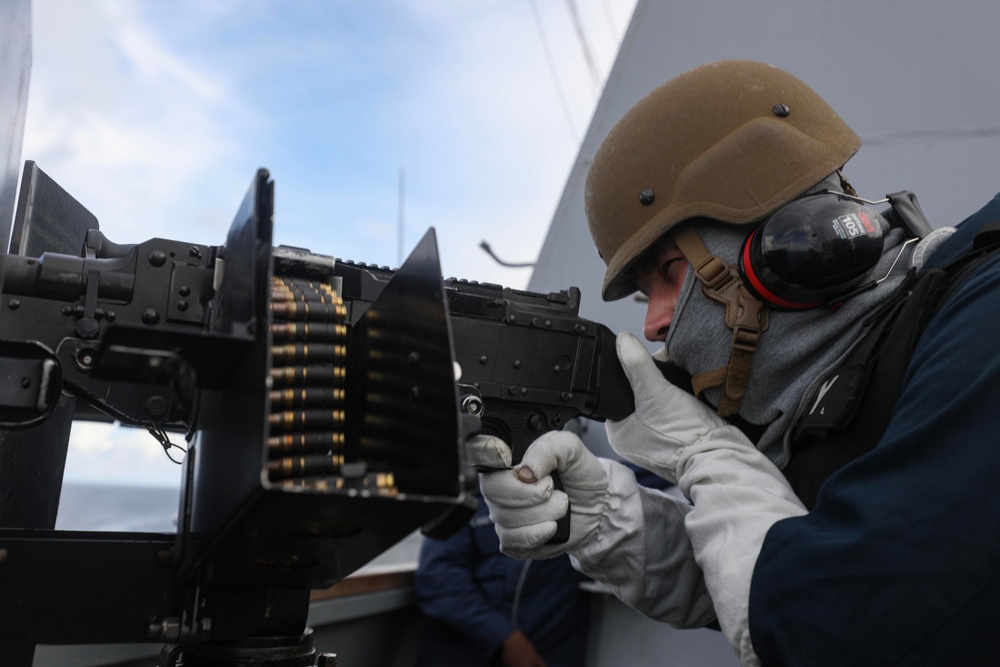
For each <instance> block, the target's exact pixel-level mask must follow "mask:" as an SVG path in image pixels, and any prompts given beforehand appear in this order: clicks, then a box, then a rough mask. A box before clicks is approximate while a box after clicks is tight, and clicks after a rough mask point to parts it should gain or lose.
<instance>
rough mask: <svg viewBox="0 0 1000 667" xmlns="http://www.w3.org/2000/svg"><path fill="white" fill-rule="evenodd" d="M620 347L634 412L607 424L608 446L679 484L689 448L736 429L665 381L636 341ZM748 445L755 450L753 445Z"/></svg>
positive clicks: (623, 340)
mask: <svg viewBox="0 0 1000 667" xmlns="http://www.w3.org/2000/svg"><path fill="white" fill-rule="evenodd" d="M617 347H618V358H619V359H620V360H621V362H622V368H624V370H625V375H626V376H628V379H629V382H630V384H631V385H632V393H633V394H634V395H635V412H633V413H632V414H631V415H629V416H628V417H626V418H625V419H622V420H621V421H618V422H615V421H608V422H607V431H608V441H609V442H610V443H611V446H612V447H613V448H614V450H615V451H616V452H618V453H619V454H621V455H622V456H624V457H625V458H626V459H628V460H629V461H632V462H633V463H635V464H636V465H640V466H642V467H643V468H646V469H648V470H652V471H653V472H655V473H656V474H658V475H659V476H660V477H663V478H665V479H667V480H670V481H671V482H675V483H676V482H677V481H678V477H679V472H678V469H677V468H678V463H679V461H680V458H681V453H682V452H683V451H684V448H685V447H687V446H689V445H693V444H694V443H696V442H699V441H700V440H702V439H704V438H705V437H706V436H707V435H708V434H709V433H711V432H712V431H713V430H715V429H719V428H728V429H734V430H735V427H734V426H730V425H729V423H728V422H726V420H724V419H723V418H722V417H720V416H719V415H717V414H716V413H715V412H714V411H713V410H712V409H711V407H709V406H708V405H706V404H704V403H702V402H701V401H700V400H698V399H697V398H696V397H694V396H692V395H691V394H689V393H687V392H686V391H684V390H683V389H680V388H679V387H676V386H674V385H672V384H671V383H670V382H668V381H667V380H666V379H664V377H663V374H662V373H660V370H659V369H658V368H657V367H656V365H655V364H654V363H653V360H652V357H650V355H649V352H648V351H646V348H645V346H643V344H642V343H640V342H639V340H638V339H637V338H636V337H635V336H633V335H632V334H630V333H621V334H619V336H618V344H617ZM746 444H747V446H750V447H752V445H751V444H750V443H749V442H747V443H746ZM685 493H686V491H685Z"/></svg>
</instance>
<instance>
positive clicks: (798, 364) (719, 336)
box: [666, 221, 913, 467]
mask: <svg viewBox="0 0 1000 667" xmlns="http://www.w3.org/2000/svg"><path fill="white" fill-rule="evenodd" d="M694 229H695V232H696V233H697V235H698V237H699V238H700V239H701V241H702V243H704V245H705V247H706V248H707V249H708V250H709V251H710V252H711V253H712V254H713V255H716V256H717V257H720V258H721V259H723V260H724V261H726V262H727V263H729V264H731V265H735V264H736V262H737V258H738V257H739V253H740V251H741V249H742V247H743V242H744V240H745V239H746V237H747V234H748V233H749V231H750V230H749V229H748V228H747V227H745V226H739V225H727V224H722V223H717V222H712V221H704V222H699V223H697V226H696V227H695V228H694ZM905 240H906V239H905V233H904V232H903V230H901V229H893V230H891V231H890V232H889V233H888V234H887V235H886V236H885V243H884V247H883V250H882V256H881V259H880V260H879V262H878V264H877V265H876V266H875V268H874V269H872V271H871V273H870V275H871V276H872V277H873V278H881V277H882V276H887V277H886V279H885V280H883V281H882V282H880V283H879V284H878V285H877V286H876V287H875V288H874V289H870V290H868V291H866V292H862V293H860V294H858V295H856V296H853V297H851V298H849V299H848V300H847V301H845V302H844V303H843V304H842V305H841V306H839V307H838V308H830V307H819V308H813V309H811V310H804V311H778V310H771V311H770V313H769V318H770V319H769V325H768V328H767V331H765V332H764V333H763V334H761V337H760V343H759V344H758V346H757V351H756V352H755V353H754V355H753V361H752V365H751V368H750V379H749V382H748V384H747V391H746V394H745V396H744V397H743V400H742V402H741V404H740V408H739V415H740V416H741V417H743V418H744V419H746V420H747V421H748V422H750V423H751V424H755V425H758V426H764V427H765V429H764V433H763V435H762V436H761V438H760V440H759V441H758V443H757V447H758V449H760V450H761V451H762V452H764V453H765V454H766V455H767V456H768V457H769V458H770V459H771V460H772V461H773V462H774V463H775V464H776V465H777V466H779V467H782V466H784V464H785V463H787V462H788V458H789V449H790V443H789V442H788V438H787V437H786V434H787V433H788V432H789V431H790V427H791V425H792V422H793V417H794V415H795V413H796V411H797V409H798V407H799V403H800V402H801V401H802V400H804V397H805V396H806V395H808V393H809V392H808V390H809V388H810V385H811V383H812V382H813V381H814V380H815V379H816V378H818V377H820V375H821V374H822V373H823V372H824V371H826V370H828V369H829V368H831V367H833V366H834V365H835V364H836V363H837V362H838V361H839V360H840V359H841V358H842V357H843V356H844V355H845V354H846V353H847V352H848V351H849V350H850V349H851V348H852V347H853V345H854V343H855V342H856V341H857V340H858V339H859V337H860V334H861V330H862V326H863V320H864V319H865V317H866V316H867V315H869V314H871V312H872V311H873V309H874V308H875V307H876V306H878V305H879V304H880V303H882V302H883V301H885V299H886V298H887V297H889V295H891V294H892V293H893V291H894V290H895V289H896V287H897V286H898V285H899V284H900V282H901V281H902V280H903V278H904V277H905V276H906V272H907V270H908V268H909V266H910V261H909V260H910V255H911V254H912V252H913V245H912V244H910V245H904V241H905ZM890 267H891V270H890ZM731 346H732V331H731V330H730V329H729V328H728V327H726V325H725V322H724V321H723V306H722V304H720V303H718V302H716V301H713V300H711V299H709V298H708V297H707V296H705V295H704V293H702V290H701V283H700V282H699V281H698V279H697V278H696V277H695V276H694V272H693V270H692V269H691V267H690V266H689V267H688V270H687V274H686V275H685V278H684V282H683V284H682V286H681V292H680V295H679V298H678V304H677V309H676V310H675V312H674V319H673V321H672V323H671V325H670V329H669V331H668V333H667V340H666V352H667V356H668V357H669V358H670V360H671V361H672V362H674V363H675V364H677V365H678V366H680V367H681V368H683V369H684V370H685V371H687V372H688V373H690V374H691V375H697V374H698V373H702V372H704V371H709V370H713V369H716V368H719V367H720V366H724V365H725V364H726V363H727V362H728V360H729V355H730V349H731ZM720 394H721V392H720V389H719V388H718V387H715V388H711V389H707V390H706V391H705V393H704V397H705V399H706V400H708V402H709V403H711V404H712V405H713V406H716V407H717V406H718V404H719V397H720Z"/></svg>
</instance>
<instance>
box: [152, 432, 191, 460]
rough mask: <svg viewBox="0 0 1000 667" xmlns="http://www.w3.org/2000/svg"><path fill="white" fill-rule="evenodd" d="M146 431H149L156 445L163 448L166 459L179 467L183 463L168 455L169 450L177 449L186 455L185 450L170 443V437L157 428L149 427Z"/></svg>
mask: <svg viewBox="0 0 1000 667" xmlns="http://www.w3.org/2000/svg"><path fill="white" fill-rule="evenodd" d="M147 430H148V431H149V434H150V435H152V436H153V437H154V438H156V441H157V442H158V443H160V446H161V447H163V453H164V454H166V455H167V458H168V459H170V460H171V461H172V462H174V463H176V464H177V465H181V464H182V463H183V462H184V461H183V460H181V461H178V460H177V459H175V458H174V457H173V456H171V455H170V450H171V449H179V450H181V452H183V453H184V454H187V450H186V449H184V448H183V447H181V446H180V445H175V444H174V443H172V442H170V436H168V435H167V432H166V431H164V430H163V429H162V428H160V427H159V426H150V427H149V428H148V429H147Z"/></svg>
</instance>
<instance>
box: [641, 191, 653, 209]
mask: <svg viewBox="0 0 1000 667" xmlns="http://www.w3.org/2000/svg"><path fill="white" fill-rule="evenodd" d="M655 199H656V193H655V192H653V191H652V190H650V189H649V188H646V189H645V190H643V191H642V192H640V193H639V203H640V204H642V205H643V206H649V205H650V204H652V203H653V201H654V200H655Z"/></svg>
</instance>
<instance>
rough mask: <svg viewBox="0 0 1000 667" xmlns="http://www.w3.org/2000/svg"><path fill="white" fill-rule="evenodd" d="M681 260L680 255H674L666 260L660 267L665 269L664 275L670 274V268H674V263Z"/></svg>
mask: <svg viewBox="0 0 1000 667" xmlns="http://www.w3.org/2000/svg"><path fill="white" fill-rule="evenodd" d="M679 261H681V258H680V257H674V258H673V259H668V260H667V261H666V262H664V263H663V266H662V267H660V268H661V270H662V271H663V275H665V276H666V275H669V274H670V269H672V268H673V267H674V264H676V263H677V262H679Z"/></svg>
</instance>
